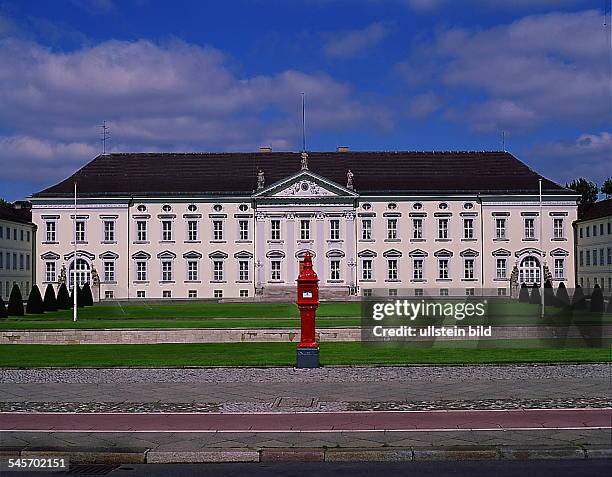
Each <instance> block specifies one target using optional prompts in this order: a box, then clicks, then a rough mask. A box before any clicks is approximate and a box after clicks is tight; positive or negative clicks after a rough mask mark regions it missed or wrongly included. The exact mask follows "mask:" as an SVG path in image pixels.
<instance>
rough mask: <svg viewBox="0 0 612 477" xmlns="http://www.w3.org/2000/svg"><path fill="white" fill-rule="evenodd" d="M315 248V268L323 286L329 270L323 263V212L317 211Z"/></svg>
mask: <svg viewBox="0 0 612 477" xmlns="http://www.w3.org/2000/svg"><path fill="white" fill-rule="evenodd" d="M315 222H316V226H315V227H316V228H315V250H316V254H317V256H316V257H315V260H316V262H317V265H316V267H317V270H318V274H319V279H320V280H321V283H322V284H323V286H325V285H324V284H325V282H326V281H327V279H328V278H329V271H328V270H327V266H326V263H325V214H324V213H323V212H317V213H316V214H315Z"/></svg>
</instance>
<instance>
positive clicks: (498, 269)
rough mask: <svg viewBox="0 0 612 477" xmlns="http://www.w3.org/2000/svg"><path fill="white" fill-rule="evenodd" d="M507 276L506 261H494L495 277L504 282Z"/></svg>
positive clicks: (501, 259) (499, 259)
mask: <svg viewBox="0 0 612 477" xmlns="http://www.w3.org/2000/svg"><path fill="white" fill-rule="evenodd" d="M507 275H508V271H507V260H506V259H505V258H498V259H497V260H495V276H496V278H498V279H500V280H505V279H506V277H507Z"/></svg>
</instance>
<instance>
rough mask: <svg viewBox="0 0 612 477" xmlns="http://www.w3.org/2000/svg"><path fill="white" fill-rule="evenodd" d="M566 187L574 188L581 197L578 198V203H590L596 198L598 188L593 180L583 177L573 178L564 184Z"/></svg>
mask: <svg viewBox="0 0 612 477" xmlns="http://www.w3.org/2000/svg"><path fill="white" fill-rule="evenodd" d="M565 187H567V188H568V189H572V190H575V191H576V192H578V193H579V194H580V195H581V196H582V197H581V198H580V199H579V202H580V204H583V205H584V204H592V203H593V202H595V201H596V200H597V194H598V192H599V188H598V187H597V184H595V183H594V182H591V181H588V180H586V179H585V178H584V177H581V178H580V179H574V180H573V181H572V182H570V183H569V184H565Z"/></svg>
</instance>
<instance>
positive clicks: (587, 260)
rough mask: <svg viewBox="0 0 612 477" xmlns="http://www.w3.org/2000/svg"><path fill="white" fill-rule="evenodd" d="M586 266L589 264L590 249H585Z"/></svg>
mask: <svg viewBox="0 0 612 477" xmlns="http://www.w3.org/2000/svg"><path fill="white" fill-rule="evenodd" d="M586 266H587V267H590V266H591V251H590V250H587V251H586Z"/></svg>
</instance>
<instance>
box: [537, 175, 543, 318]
mask: <svg viewBox="0 0 612 477" xmlns="http://www.w3.org/2000/svg"><path fill="white" fill-rule="evenodd" d="M538 183H539V190H540V194H539V195H540V220H539V222H540V234H539V239H540V252H541V254H542V256H541V257H540V299H541V300H542V306H541V307H540V308H541V310H540V317H541V318H544V249H543V248H542V222H543V221H544V216H543V215H542V179H538Z"/></svg>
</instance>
